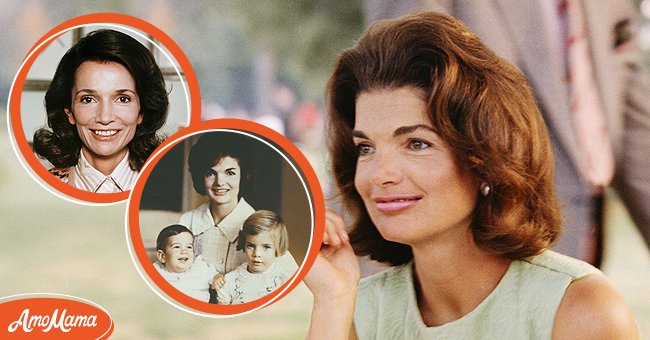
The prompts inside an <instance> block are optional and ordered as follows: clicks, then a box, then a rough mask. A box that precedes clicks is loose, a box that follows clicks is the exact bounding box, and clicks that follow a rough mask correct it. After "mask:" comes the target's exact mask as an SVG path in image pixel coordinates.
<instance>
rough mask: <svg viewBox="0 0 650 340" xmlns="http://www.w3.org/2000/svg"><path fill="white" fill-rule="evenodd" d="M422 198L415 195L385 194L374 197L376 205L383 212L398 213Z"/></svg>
mask: <svg viewBox="0 0 650 340" xmlns="http://www.w3.org/2000/svg"><path fill="white" fill-rule="evenodd" d="M420 199H421V197H420V196H415V195H384V196H375V197H373V199H372V200H373V202H375V207H377V210H379V211H380V212H382V213H397V212H401V211H403V210H406V209H408V208H410V207H411V206H413V205H415V204H416V203H417V202H418V201H419V200H420Z"/></svg>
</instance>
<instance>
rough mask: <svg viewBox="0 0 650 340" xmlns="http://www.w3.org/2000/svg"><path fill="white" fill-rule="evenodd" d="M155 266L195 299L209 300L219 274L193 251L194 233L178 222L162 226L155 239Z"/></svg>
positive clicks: (178, 287)
mask: <svg viewBox="0 0 650 340" xmlns="http://www.w3.org/2000/svg"><path fill="white" fill-rule="evenodd" d="M156 256H157V257H158V261H157V262H155V263H154V267H155V268H156V269H157V270H158V272H159V273H160V275H162V277H163V278H165V280H167V281H168V282H169V283H171V285H172V286H174V287H175V288H176V289H178V290H180V291H181V292H182V293H184V294H186V295H189V296H191V297H193V298H195V299H197V300H201V301H205V302H208V301H209V300H210V293H209V289H210V286H213V287H214V286H216V283H215V281H218V280H219V279H220V277H221V274H219V273H218V272H217V270H216V269H215V268H214V267H212V266H210V265H208V264H207V263H206V262H204V261H203V260H202V259H201V256H196V257H195V254H194V235H192V232H190V230H189V229H187V228H186V227H185V226H182V225H180V224H174V225H170V226H168V227H165V228H164V229H163V230H161V231H160V233H159V234H158V238H157V239H156Z"/></svg>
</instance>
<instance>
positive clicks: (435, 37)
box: [305, 13, 639, 339]
mask: <svg viewBox="0 0 650 340" xmlns="http://www.w3.org/2000/svg"><path fill="white" fill-rule="evenodd" d="M328 103H329V122H330V126H329V133H330V135H329V138H330V154H331V159H332V163H333V170H334V174H333V178H335V179H336V181H337V185H338V188H339V190H340V191H341V195H342V198H343V204H344V206H345V208H346V209H347V211H348V212H349V213H350V216H351V217H352V218H353V221H352V229H351V233H350V235H349V236H348V234H347V232H346V231H345V229H346V228H345V224H344V221H343V219H342V218H341V217H339V216H338V215H336V214H335V213H334V212H332V211H328V213H327V221H326V235H325V238H324V243H325V245H324V246H323V248H322V249H321V253H320V254H319V256H318V258H317V259H316V262H315V263H314V266H313V268H312V269H311V271H310V272H309V274H308V275H307V277H306V278H305V282H306V283H307V285H308V287H309V288H310V289H311V291H312V292H313V294H314V307H313V311H312V323H311V327H310V331H309V337H310V338H327V339H342V338H348V337H350V338H356V337H357V336H358V337H359V338H361V339H377V338H386V339H419V338H427V339H429V338H445V339H447V338H450V339H466V338H486V339H520V338H535V339H549V338H554V339H555V338H561V339H565V338H571V339H577V338H589V339H599V338H617V339H636V338H638V337H639V335H638V328H637V327H636V325H635V321H634V319H633V317H632V314H631V312H630V310H629V307H628V306H627V305H626V304H625V302H624V301H623V300H622V298H621V297H620V295H618V293H617V292H616V291H615V290H614V289H613V287H612V286H611V285H610V284H609V283H608V281H607V280H606V278H605V277H604V276H603V275H602V273H600V272H599V271H598V270H597V269H595V268H593V267H591V266H590V265H588V264H586V263H584V262H581V261H578V260H575V259H571V258H568V257H565V256H562V255H560V254H557V253H554V252H552V251H550V250H547V248H548V247H549V245H550V244H551V243H552V242H553V241H554V240H555V239H556V237H557V235H558V233H559V232H560V223H561V221H560V217H559V216H560V215H559V209H558V202H557V199H556V196H555V192H554V187H553V168H552V164H553V161H552V158H551V157H552V156H551V150H550V143H549V138H548V135H547V131H546V128H545V125H544V122H543V121H542V117H541V115H540V113H539V111H538V109H537V107H536V105H535V102H534V99H533V96H532V94H531V91H530V89H529V87H528V86H527V83H526V81H525V79H524V77H523V76H522V74H521V73H520V72H519V71H518V70H517V69H516V68H515V67H513V66H512V65H510V64H509V63H508V62H506V61H504V60H503V59H501V58H499V57H498V56H496V55H495V54H494V53H492V52H491V51H490V50H488V49H487V48H486V47H485V46H484V45H483V44H482V43H481V42H480V40H479V39H478V38H477V37H476V35H474V34H473V33H471V32H469V31H468V30H467V29H466V28H465V27H464V26H463V25H462V24H461V23H460V22H458V21H456V20H455V19H453V18H451V17H448V16H445V15H441V14H435V13H423V14H418V15H411V16H405V17H402V18H399V19H396V20H387V21H380V22H378V23H376V24H374V25H373V26H372V27H370V28H369V29H368V31H367V32H366V33H365V34H364V35H363V37H362V38H361V39H360V40H359V42H358V43H357V44H356V45H355V46H354V47H353V48H351V49H349V50H346V51H344V52H343V53H342V55H341V56H340V57H339V59H338V62H337V65H336V67H335V70H334V73H333V75H332V76H331V78H330V82H329V84H328ZM353 249H354V250H353ZM355 252H356V254H357V255H360V256H363V255H370V257H371V258H373V259H375V260H378V261H382V262H387V263H388V264H390V265H392V266H394V267H393V268H392V269H390V270H388V271H386V272H383V273H380V274H377V275H374V276H371V277H369V278H364V279H363V280H361V282H359V277H360V273H359V267H358V265H357V259H356V257H355Z"/></svg>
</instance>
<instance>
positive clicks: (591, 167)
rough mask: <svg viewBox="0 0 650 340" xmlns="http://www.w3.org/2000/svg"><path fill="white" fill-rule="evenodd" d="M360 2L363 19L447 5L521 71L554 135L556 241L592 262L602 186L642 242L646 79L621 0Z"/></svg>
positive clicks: (647, 143) (646, 206) (647, 176)
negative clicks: (560, 225)
mask: <svg viewBox="0 0 650 340" xmlns="http://www.w3.org/2000/svg"><path fill="white" fill-rule="evenodd" d="M369 8H372V9H374V10H371V11H369V14H370V18H369V20H375V19H380V18H384V17H393V16H397V15H400V14H402V13H401V12H403V11H410V10H422V9H426V10H436V11H442V12H445V13H448V14H451V15H453V16H455V17H456V18H458V19H459V20H460V21H462V22H463V23H465V24H466V25H467V26H468V27H469V28H470V30H472V31H474V32H475V33H476V34H477V35H478V36H479V37H480V38H481V39H482V40H483V41H484V42H485V44H486V45H487V46H488V47H490V48H491V49H492V50H493V51H494V52H495V53H497V54H498V55H500V56H502V57H504V58H506V59H507V60H509V61H511V62H513V63H514V64H515V65H517V66H518V67H519V68H520V69H521V70H522V71H523V72H524V74H525V75H526V77H527V78H528V80H529V83H530V85H531V86H532V89H533V92H534V94H535V97H536V99H537V103H538V105H539V106H540V109H541V110H542V114H543V116H544V120H545V122H546V124H547V126H548V128H549V130H550V135H551V141H552V144H553V150H554V158H555V171H556V176H555V180H556V189H557V192H558V196H559V198H560V202H561V204H562V205H563V214H562V215H563V219H564V233H563V235H561V237H560V238H559V240H558V243H557V245H556V246H555V247H554V249H555V250H557V251H559V252H561V253H564V254H566V255H569V256H572V257H576V258H579V259H583V260H585V261H588V262H590V263H592V264H594V265H597V266H598V265H600V263H601V259H602V248H603V240H602V222H603V218H602V217H603V216H602V214H603V189H604V188H606V187H613V188H614V189H616V191H617V193H618V194H619V195H620V197H621V199H622V201H623V203H624V204H625V206H626V207H627V209H628V211H629V212H630V215H631V217H632V219H633V221H634V222H635V224H636V226H637V228H638V229H639V231H640V232H641V235H642V237H643V238H644V240H645V242H646V245H650V171H648V169H650V157H648V155H649V154H650V137H649V136H650V99H649V97H648V96H649V95H650V81H649V77H648V73H647V71H646V70H645V68H644V66H643V64H642V59H641V53H640V50H639V47H638V46H637V43H636V38H637V36H636V27H637V24H638V17H637V14H638V13H637V11H636V10H635V9H634V6H633V4H632V3H631V2H630V1H628V0H614V1H580V0H548V1H519V0H496V1H493V0H478V1H465V0H439V1H438V0H425V1H410V0H402V1H398V2H396V3H392V4H391V5H390V6H381V5H379V3H378V2H377V1H374V0H371V1H369Z"/></svg>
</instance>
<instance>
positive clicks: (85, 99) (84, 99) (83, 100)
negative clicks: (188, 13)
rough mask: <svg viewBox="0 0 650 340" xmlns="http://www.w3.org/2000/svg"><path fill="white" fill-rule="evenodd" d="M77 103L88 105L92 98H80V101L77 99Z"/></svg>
mask: <svg viewBox="0 0 650 340" xmlns="http://www.w3.org/2000/svg"><path fill="white" fill-rule="evenodd" d="M79 102H80V103H83V104H90V103H92V102H93V98H92V97H81V99H79Z"/></svg>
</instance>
